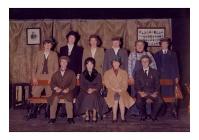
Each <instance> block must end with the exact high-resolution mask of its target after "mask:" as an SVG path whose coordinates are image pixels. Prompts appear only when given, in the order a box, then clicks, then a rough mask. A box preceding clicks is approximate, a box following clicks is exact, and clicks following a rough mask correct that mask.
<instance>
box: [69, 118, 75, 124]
mask: <svg viewBox="0 0 199 140" xmlns="http://www.w3.org/2000/svg"><path fill="white" fill-rule="evenodd" d="M67 121H68V123H69V124H74V123H75V121H74V120H73V118H68V120H67Z"/></svg>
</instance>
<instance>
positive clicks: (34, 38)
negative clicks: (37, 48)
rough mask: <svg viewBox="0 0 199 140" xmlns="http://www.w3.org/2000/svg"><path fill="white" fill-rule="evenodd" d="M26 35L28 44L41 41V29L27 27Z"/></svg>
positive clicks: (36, 43)
mask: <svg viewBox="0 0 199 140" xmlns="http://www.w3.org/2000/svg"><path fill="white" fill-rule="evenodd" d="M26 37H27V44H28V45H39V44H40V43H41V29H40V28H27V29H26Z"/></svg>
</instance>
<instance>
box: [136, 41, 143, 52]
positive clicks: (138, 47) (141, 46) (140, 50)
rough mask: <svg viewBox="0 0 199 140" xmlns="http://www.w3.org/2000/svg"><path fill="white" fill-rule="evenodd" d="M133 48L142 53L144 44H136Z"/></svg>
mask: <svg viewBox="0 0 199 140" xmlns="http://www.w3.org/2000/svg"><path fill="white" fill-rule="evenodd" d="M135 48H136V51H137V52H143V51H144V43H143V42H137V43H136V46H135Z"/></svg>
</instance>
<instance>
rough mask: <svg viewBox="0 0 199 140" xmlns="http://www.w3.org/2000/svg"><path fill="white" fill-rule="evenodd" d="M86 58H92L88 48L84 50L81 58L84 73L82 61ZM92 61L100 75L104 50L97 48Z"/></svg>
mask: <svg viewBox="0 0 199 140" xmlns="http://www.w3.org/2000/svg"><path fill="white" fill-rule="evenodd" d="M88 57H92V54H91V49H90V47H89V48H85V49H84V52H83V58H82V71H84V69H85V67H84V61H85V60H86V58H88ZM94 59H95V61H96V65H95V69H96V70H97V71H98V72H99V73H100V74H101V75H102V67H103V62H104V49H103V48H99V47H97V50H96V52H95V56H94Z"/></svg>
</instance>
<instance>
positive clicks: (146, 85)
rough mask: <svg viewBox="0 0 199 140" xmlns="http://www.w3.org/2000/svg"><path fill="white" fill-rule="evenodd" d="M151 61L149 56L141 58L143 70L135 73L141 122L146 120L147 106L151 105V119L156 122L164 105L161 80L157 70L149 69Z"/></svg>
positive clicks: (137, 103)
mask: <svg viewBox="0 0 199 140" xmlns="http://www.w3.org/2000/svg"><path fill="white" fill-rule="evenodd" d="M150 63H151V59H150V57H149V56H148V55H143V56H142V57H141V64H142V68H141V69H140V70H139V71H136V73H135V90H136V92H137V93H138V94H137V101H136V105H137V107H138V108H139V110H140V114H141V120H143V121H144V120H146V118H147V113H146V104H147V103H151V105H152V106H151V115H150V118H151V119H152V120H153V121H155V120H157V115H158V112H159V110H160V107H161V105H162V99H161V97H160V94H159V89H160V80H159V74H158V72H157V70H155V69H152V68H150V67H149V65H150Z"/></svg>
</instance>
